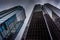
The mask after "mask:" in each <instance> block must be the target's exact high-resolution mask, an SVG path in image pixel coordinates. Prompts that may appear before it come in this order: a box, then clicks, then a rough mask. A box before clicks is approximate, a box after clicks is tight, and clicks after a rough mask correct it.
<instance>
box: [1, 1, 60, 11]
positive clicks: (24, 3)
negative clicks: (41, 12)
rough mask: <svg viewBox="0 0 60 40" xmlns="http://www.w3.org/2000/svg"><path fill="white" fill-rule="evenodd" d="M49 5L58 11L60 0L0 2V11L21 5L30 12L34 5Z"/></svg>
mask: <svg viewBox="0 0 60 40" xmlns="http://www.w3.org/2000/svg"><path fill="white" fill-rule="evenodd" d="M44 3H50V4H52V5H54V6H56V7H57V8H59V9H60V0H0V11H2V10H5V9H9V8H11V7H13V6H16V5H21V6H23V7H24V8H25V10H26V11H27V10H28V11H30V10H29V9H31V7H33V6H34V4H42V5H43V4H44Z"/></svg>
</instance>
